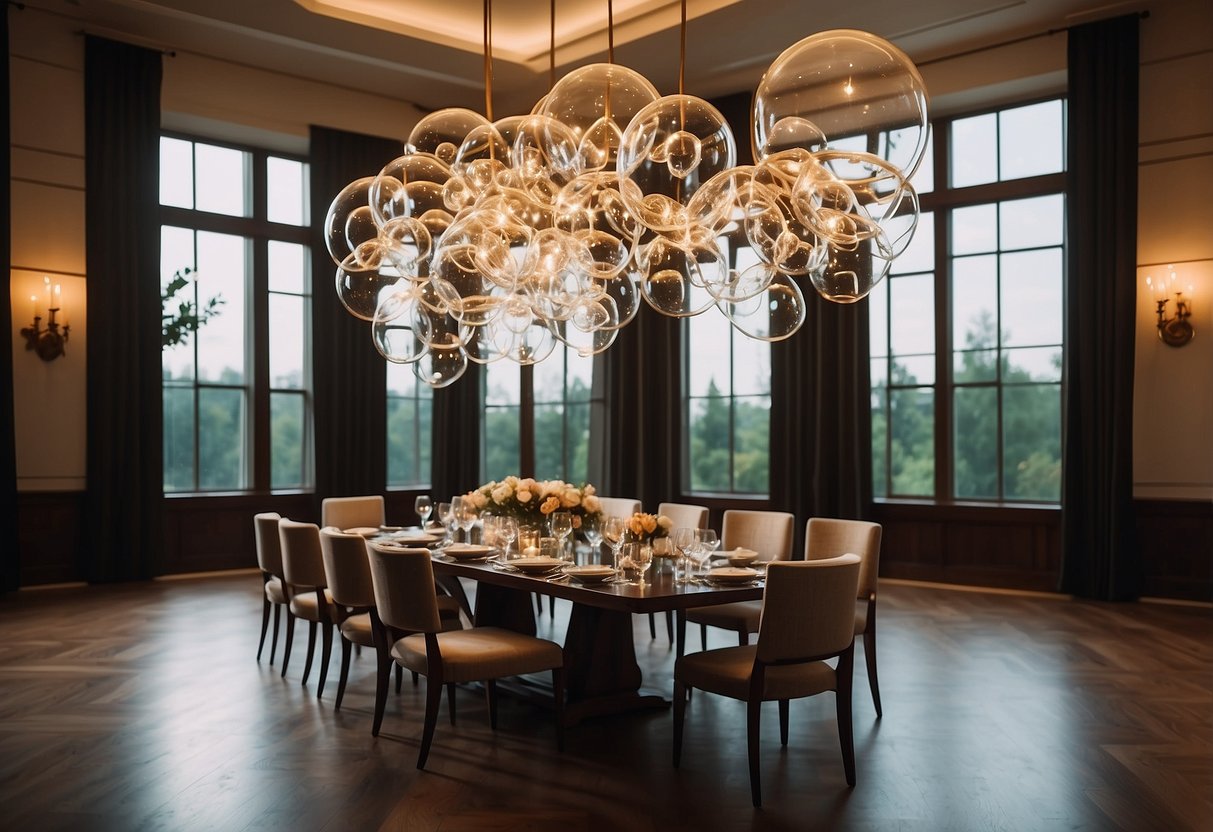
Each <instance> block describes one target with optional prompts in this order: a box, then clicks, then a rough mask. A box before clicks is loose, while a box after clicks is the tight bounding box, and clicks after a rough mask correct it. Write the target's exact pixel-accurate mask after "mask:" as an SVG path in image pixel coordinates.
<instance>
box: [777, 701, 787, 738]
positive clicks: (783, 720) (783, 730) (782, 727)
mask: <svg viewBox="0 0 1213 832" xmlns="http://www.w3.org/2000/svg"><path fill="white" fill-rule="evenodd" d="M779 744H780V745H783V746H786V745H787V744H788V700H786V699H780V700H779Z"/></svg>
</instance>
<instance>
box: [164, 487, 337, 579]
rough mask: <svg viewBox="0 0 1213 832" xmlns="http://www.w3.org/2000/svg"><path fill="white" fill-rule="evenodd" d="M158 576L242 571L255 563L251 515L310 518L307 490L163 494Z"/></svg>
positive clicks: (310, 507) (310, 503)
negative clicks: (166, 495) (174, 495)
mask: <svg viewBox="0 0 1213 832" xmlns="http://www.w3.org/2000/svg"><path fill="white" fill-rule="evenodd" d="M164 503H165V505H164V549H163V552H162V556H161V560H160V570H159V571H160V574H162V575H174V574H181V573H185V572H208V571H211V570H215V569H244V568H248V567H255V566H256V565H257V547H256V542H255V540H254V537H253V515H254V514H256V513H258V512H262V511H276V512H278V513H279V514H281V515H282V516H283V517H290V518H292V519H297V520H313V519H315V518H313V517H312V514H313V510H312V495H311V494H302V493H301V494H272V495H264V494H239V495H224V496H215V497H166V498H165V501H164Z"/></svg>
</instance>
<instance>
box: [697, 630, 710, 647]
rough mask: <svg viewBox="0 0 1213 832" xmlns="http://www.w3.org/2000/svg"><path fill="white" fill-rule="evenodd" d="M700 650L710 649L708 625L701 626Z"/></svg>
mask: <svg viewBox="0 0 1213 832" xmlns="http://www.w3.org/2000/svg"><path fill="white" fill-rule="evenodd" d="M699 649H700V650H707V649H708V625H707V624H700V625H699Z"/></svg>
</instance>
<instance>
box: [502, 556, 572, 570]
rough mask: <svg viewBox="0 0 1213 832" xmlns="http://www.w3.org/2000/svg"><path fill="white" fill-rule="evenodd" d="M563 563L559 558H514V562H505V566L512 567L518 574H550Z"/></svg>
mask: <svg viewBox="0 0 1213 832" xmlns="http://www.w3.org/2000/svg"><path fill="white" fill-rule="evenodd" d="M563 563H564V561H562V560H561V559H560V558H545V557H536V558H515V559H514V560H511V561H506V565H508V566H512V567H514V568H515V569H517V570H518V571H519V572H530V573H539V572H551V571H552V570H553V569H555V568H556V567H558V566H560V565H561V564H563Z"/></svg>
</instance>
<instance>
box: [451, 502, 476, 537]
mask: <svg viewBox="0 0 1213 832" xmlns="http://www.w3.org/2000/svg"><path fill="white" fill-rule="evenodd" d="M456 499H459V507H458V508H455V500H456ZM451 510H452V511H453V512H455V521H456V522H457V523H458V524H459V528H460V529H462V530H463V539H464V540H465V541H467V542H468V543H470V542H471V540H472V527H473V526H475V525H476V519H477V511H476V504H475V503H473V502H472V501H471V500H469V499H467V498H466V497H464V498H452V499H451Z"/></svg>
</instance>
